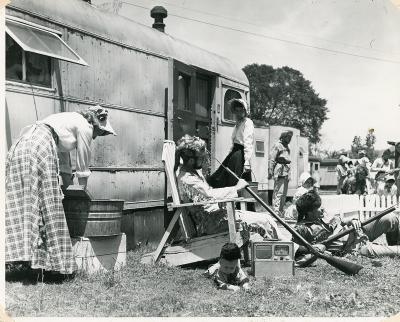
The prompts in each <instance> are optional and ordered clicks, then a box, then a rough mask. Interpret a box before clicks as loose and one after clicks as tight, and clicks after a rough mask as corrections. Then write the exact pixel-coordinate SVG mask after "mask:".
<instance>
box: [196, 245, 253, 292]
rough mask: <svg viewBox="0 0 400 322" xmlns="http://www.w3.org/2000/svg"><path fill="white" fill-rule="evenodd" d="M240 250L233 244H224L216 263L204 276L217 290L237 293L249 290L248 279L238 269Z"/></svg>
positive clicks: (240, 269) (239, 268)
mask: <svg viewBox="0 0 400 322" xmlns="http://www.w3.org/2000/svg"><path fill="white" fill-rule="evenodd" d="M240 257H241V256H240V249H239V247H238V245H236V244H235V243H226V244H225V245H224V246H222V248H221V255H220V258H219V261H218V263H216V264H214V265H212V266H211V267H210V268H209V269H208V270H207V271H206V272H205V273H204V275H205V276H206V277H209V278H212V279H213V280H214V282H215V284H216V285H217V288H218V289H221V290H231V291H238V290H240V288H241V287H242V288H244V289H246V290H247V289H249V288H250V287H249V278H248V277H247V275H246V273H245V272H244V271H243V270H242V268H241V267H240Z"/></svg>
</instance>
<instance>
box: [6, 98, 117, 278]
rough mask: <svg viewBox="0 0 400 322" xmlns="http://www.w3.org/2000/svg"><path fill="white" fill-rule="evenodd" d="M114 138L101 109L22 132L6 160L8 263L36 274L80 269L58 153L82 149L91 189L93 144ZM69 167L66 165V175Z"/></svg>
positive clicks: (81, 171)
mask: <svg viewBox="0 0 400 322" xmlns="http://www.w3.org/2000/svg"><path fill="white" fill-rule="evenodd" d="M108 134H114V135H116V134H115V132H114V130H113V128H112V127H111V125H110V123H109V121H108V112H107V110H105V109H103V108H102V107H100V106H94V107H91V108H89V109H87V110H83V111H79V112H63V113H57V114H52V115H50V116H48V117H46V118H45V119H43V120H42V121H38V122H36V124H34V125H31V126H28V127H26V128H24V129H23V130H22V132H21V135H20V137H19V138H18V139H17V141H16V142H15V143H14V144H13V145H12V146H11V148H10V150H9V152H8V154H7V160H6V211H5V244H6V254H5V261H6V263H9V264H12V263H15V262H24V263H28V265H29V266H30V267H31V268H32V269H44V270H46V271H53V272H59V273H62V274H71V273H73V272H74V271H75V270H76V268H77V267H76V263H75V258H74V255H73V251H72V244H71V239H70V236H69V231H68V226H67V222H66V219H65V214H64V209H63V205H62V199H63V193H62V192H61V189H60V185H59V172H60V169H61V167H62V166H61V165H59V162H58V156H57V152H61V153H67V152H69V151H72V150H74V149H76V150H77V158H76V159H77V175H78V180H79V183H80V184H82V185H86V184H87V178H88V176H89V175H90V171H89V161H90V145H91V143H92V141H93V140H94V139H95V138H97V137H98V136H105V135H108ZM64 159H66V160H68V161H69V158H67V157H65V158H64ZM69 165H70V162H69V163H68V164H66V165H64V169H65V171H67V168H68V166H69ZM67 172H70V171H67ZM66 176H67V177H68V175H66ZM66 181H68V178H66ZM64 184H65V182H64Z"/></svg>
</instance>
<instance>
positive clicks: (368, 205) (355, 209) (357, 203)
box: [321, 194, 399, 221]
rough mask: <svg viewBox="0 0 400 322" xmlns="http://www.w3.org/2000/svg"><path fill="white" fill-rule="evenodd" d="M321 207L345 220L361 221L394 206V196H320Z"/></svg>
mask: <svg viewBox="0 0 400 322" xmlns="http://www.w3.org/2000/svg"><path fill="white" fill-rule="evenodd" d="M321 199H322V207H323V208H325V209H326V210H327V211H328V212H329V213H332V214H340V215H342V216H344V217H346V218H349V217H354V218H357V217H358V218H359V219H360V220H361V221H364V220H365V219H368V218H370V217H372V216H374V215H375V214H376V213H378V212H380V211H382V210H384V209H386V208H389V207H391V206H393V205H396V204H397V203H398V201H399V199H398V198H397V197H396V196H393V197H385V196H379V195H376V194H373V195H365V196H358V195H321Z"/></svg>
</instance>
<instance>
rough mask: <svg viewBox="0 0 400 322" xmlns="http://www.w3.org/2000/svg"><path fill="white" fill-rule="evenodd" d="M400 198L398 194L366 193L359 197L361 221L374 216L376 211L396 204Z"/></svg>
mask: <svg viewBox="0 0 400 322" xmlns="http://www.w3.org/2000/svg"><path fill="white" fill-rule="evenodd" d="M398 202H399V198H398V197H396V196H387V197H385V196H379V195H376V194H374V195H366V196H360V197H359V218H360V220H361V221H363V220H365V219H367V218H370V217H372V216H374V215H375V214H376V213H378V212H380V211H382V210H384V209H386V208H389V207H391V206H394V205H396V204H397V203H398Z"/></svg>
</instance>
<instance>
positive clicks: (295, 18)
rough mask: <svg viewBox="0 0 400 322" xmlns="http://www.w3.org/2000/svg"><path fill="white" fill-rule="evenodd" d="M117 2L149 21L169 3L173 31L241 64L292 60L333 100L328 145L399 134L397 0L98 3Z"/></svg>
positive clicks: (123, 11)
mask: <svg viewBox="0 0 400 322" xmlns="http://www.w3.org/2000/svg"><path fill="white" fill-rule="evenodd" d="M117 1H120V2H121V1H122V2H121V3H120V7H119V11H118V14H119V15H122V16H126V17H128V18H130V19H132V20H135V21H137V22H139V23H142V24H145V25H148V26H151V25H152V23H153V19H152V18H151V17H150V12H149V9H146V8H152V7H153V6H155V5H162V6H164V7H165V8H166V9H167V10H168V13H169V16H168V17H167V18H166V19H165V20H164V23H165V24H166V33H168V34H170V35H172V36H174V37H176V38H180V39H183V40H186V41H188V42H190V43H192V44H194V45H196V46H199V47H201V48H204V49H207V50H209V51H212V52H214V53H216V54H219V55H222V56H225V57H227V58H229V59H231V60H232V61H233V62H235V63H236V64H237V65H238V67H240V68H243V67H244V66H245V65H247V64H251V63H258V64H267V65H272V66H273V67H275V68H276V67H282V66H289V67H291V68H295V69H297V70H299V71H300V72H302V73H303V75H304V77H305V78H306V79H308V80H310V81H311V83H312V86H313V88H314V89H315V91H316V92H317V93H318V94H319V95H320V97H322V98H324V99H326V100H327V101H328V103H327V107H328V109H329V113H328V118H329V119H328V120H327V121H326V122H325V123H324V124H323V127H322V129H321V133H322V141H321V147H322V148H324V149H328V150H338V149H342V148H343V149H349V148H350V145H351V142H352V140H353V137H354V136H355V135H360V136H361V137H362V138H364V137H365V135H366V134H367V131H368V129H370V128H373V129H374V130H375V135H376V138H377V142H376V144H375V147H376V148H377V149H384V148H386V147H388V145H387V143H386V141H388V140H389V141H400V126H399V123H400V5H399V1H397V0H392V1H390V0H303V1H299V0H251V1H250V0H247V1H244V0H218V1H216V0H201V1H198V0H197V1H196V0H165V1H153V0H113V1H110V0H95V1H93V0H92V3H93V4H95V5H99V6H103V7H104V8H111V10H112V5H113V3H114V4H116V3H117ZM143 7H146V8H143ZM174 15H176V16H174ZM177 16H180V17H177ZM182 17H186V18H190V19H194V20H200V21H203V22H206V23H208V24H206V23H201V22H198V21H193V20H188V19H184V18H182ZM212 24H214V25H212ZM215 24H217V25H221V26H225V27H227V28H231V29H237V30H242V31H244V32H240V31H237V30H230V29H227V28H221V27H217V26H215ZM255 34H257V35H255ZM259 35H261V36H259ZM315 47H318V48H315ZM319 48H324V49H327V50H321V49H319ZM343 52H344V53H347V54H343ZM361 56H364V57H361ZM368 57H369V58H368Z"/></svg>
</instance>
